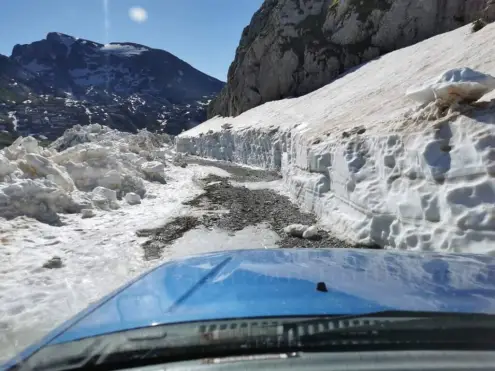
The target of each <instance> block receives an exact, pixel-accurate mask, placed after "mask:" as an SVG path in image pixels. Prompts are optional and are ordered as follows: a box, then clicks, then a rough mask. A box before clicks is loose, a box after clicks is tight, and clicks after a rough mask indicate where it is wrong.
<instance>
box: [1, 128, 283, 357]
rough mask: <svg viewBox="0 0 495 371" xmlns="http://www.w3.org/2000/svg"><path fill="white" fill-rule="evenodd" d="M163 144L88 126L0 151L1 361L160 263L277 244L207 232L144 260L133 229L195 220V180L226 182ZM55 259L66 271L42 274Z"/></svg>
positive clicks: (247, 234) (253, 231)
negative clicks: (181, 163) (176, 161)
mask: <svg viewBox="0 0 495 371" xmlns="http://www.w3.org/2000/svg"><path fill="white" fill-rule="evenodd" d="M160 138H161V136H158V135H155V134H151V133H148V132H145V131H143V132H139V133H138V134H129V133H120V132H118V131H114V130H110V129H108V128H106V127H103V126H100V125H98V124H92V125H88V126H86V127H79V126H76V127H74V128H73V129H71V130H68V131H66V132H65V134H64V136H63V137H61V138H59V139H58V140H57V141H55V142H54V143H53V145H52V146H51V147H50V148H41V147H40V146H39V144H38V142H37V141H36V140H35V139H34V138H30V137H29V138H20V139H18V140H16V142H15V143H14V144H13V145H12V146H11V147H8V148H6V149H4V150H2V151H0V244H1V246H2V248H1V249H0V303H1V306H0V349H1V351H0V359H3V358H7V357H9V356H11V355H13V353H14V352H16V351H19V350H20V348H23V347H25V346H26V345H28V344H29V343H31V342H32V341H34V340H36V338H38V337H41V336H43V335H44V334H45V333H46V332H47V331H48V330H50V329H51V328H53V327H55V326H56V325H58V324H59V323H61V322H62V321H64V320H66V319H68V318H69V317H70V316H72V315H74V314H76V313H77V312H78V311H80V310H81V309H83V308H84V307H86V306H87V305H88V304H89V303H90V302H92V301H94V300H97V299H99V298H100V297H101V296H103V295H105V294H107V293H108V292H109V291H111V290H113V289H115V288H117V287H118V286H120V285H122V284H124V283H125V282H127V281H129V280H130V279H132V278H133V277H135V276H136V275H138V274H140V273H142V272H144V271H145V270H147V269H149V268H151V267H153V266H155V265H156V264H160V263H161V262H163V261H164V260H167V259H170V258H174V257H179V256H183V255H188V254H196V253H201V252H208V251H215V250H220V249H226V248H230V249H231V248H247V247H251V248H253V247H259V248H264V247H266V246H269V245H273V243H274V242H275V241H276V240H277V238H278V237H277V236H276V234H274V233H273V232H270V231H268V230H266V228H267V227H266V226H263V225H260V226H255V227H250V228H248V229H246V230H243V231H239V232H237V233H236V234H235V235H227V233H225V232H222V231H219V230H211V231H210V230H205V229H201V230H195V231H190V232H188V233H186V234H185V235H184V236H183V237H182V238H181V239H179V240H177V241H175V243H174V244H173V245H172V246H171V247H170V248H169V249H166V251H165V252H164V255H163V256H162V260H161V261H151V262H150V261H145V260H144V253H143V250H142V247H141V243H142V242H144V241H145V240H146V238H144V237H142V238H141V237H137V235H136V231H137V230H139V229H143V228H153V227H158V226H161V225H163V224H165V223H166V222H167V221H169V220H171V219H172V218H175V217H177V216H180V215H184V214H187V213H189V212H190V210H189V208H188V207H187V206H184V205H183V202H184V201H186V200H189V199H191V198H193V197H196V196H197V195H199V194H200V193H201V192H202V189H201V188H200V187H199V186H198V182H197V181H196V179H197V178H200V177H204V176H206V175H208V174H211V173H213V174H217V175H220V176H228V175H229V174H228V173H226V172H225V171H223V170H221V169H218V168H215V167H205V166H199V165H194V166H188V167H186V168H181V167H176V166H173V165H171V162H172V161H171V160H172V156H173V153H172V151H171V147H170V144H167V142H166V141H165V142H164V141H163V140H160ZM151 158H152V159H155V161H149V160H150V159H151ZM164 164H165V165H164ZM147 174H148V175H149V174H152V175H153V176H155V175H157V174H159V175H162V176H166V179H167V184H161V183H158V182H150V181H147V180H146V178H147ZM119 194H120V195H121V196H122V199H121V200H120V199H119V198H118V197H117V195H119ZM14 214H17V215H20V216H18V217H16V218H15V219H10V217H11V216H14ZM2 215H4V216H9V218H8V219H5V218H2V217H1V216H2ZM26 215H31V216H35V217H37V218H38V219H39V220H35V219H32V218H30V217H27V216H26ZM46 222H52V224H47V223H46ZM55 222H56V223H58V224H59V225H54V224H56V223H55ZM253 236H254V237H253ZM53 257H59V258H60V260H61V262H62V267H61V268H58V269H48V268H44V267H43V265H44V263H45V262H47V261H49V260H50V259H52V258H53Z"/></svg>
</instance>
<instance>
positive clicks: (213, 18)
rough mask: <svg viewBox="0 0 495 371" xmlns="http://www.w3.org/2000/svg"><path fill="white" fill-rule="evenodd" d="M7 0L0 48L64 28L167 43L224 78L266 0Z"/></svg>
mask: <svg viewBox="0 0 495 371" xmlns="http://www.w3.org/2000/svg"><path fill="white" fill-rule="evenodd" d="M104 1H105V0H2V1H1V8H0V10H1V11H0V35H2V36H1V38H0V54H4V55H10V53H11V52H12V48H13V46H14V45H15V44H26V43H30V42H32V41H35V40H40V39H43V38H44V37H45V36H46V34H47V33H48V32H51V31H55V32H63V33H66V34H69V35H73V36H76V37H80V38H84V39H89V40H92V41H97V42H101V43H105V42H109V41H129V42H135V43H139V44H144V45H147V46H150V47H154V48H159V49H165V50H167V51H169V52H171V53H172V54H175V55H176V56H178V57H179V58H181V59H183V60H185V61H186V62H188V63H189V64H191V65H193V66H194V67H196V68H197V69H199V70H201V71H203V72H205V73H207V74H209V75H212V76H214V77H216V78H219V79H221V80H224V81H225V79H226V76H227V70H228V67H229V65H230V63H231V62H232V60H233V58H234V54H235V49H236V47H237V45H238V43H239V39H240V36H241V33H242V29H243V28H244V27H245V26H246V25H248V24H249V21H250V20H251V17H252V15H253V13H254V12H255V11H256V10H257V9H258V8H259V7H260V6H261V3H262V2H263V0H138V1H134V0H107V1H108V20H109V29H108V39H107V36H106V29H105V15H104V11H103V9H104V5H103V4H104ZM132 7H142V8H144V9H146V11H147V13H148V18H147V21H146V22H142V23H138V22H134V21H132V20H131V19H130V17H129V9H130V8H132Z"/></svg>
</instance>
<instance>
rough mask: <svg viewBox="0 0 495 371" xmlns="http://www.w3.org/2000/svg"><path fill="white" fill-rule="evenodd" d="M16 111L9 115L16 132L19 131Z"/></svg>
mask: <svg viewBox="0 0 495 371" xmlns="http://www.w3.org/2000/svg"><path fill="white" fill-rule="evenodd" d="M15 113H16V112H15V111H12V112H9V113H8V115H9V118H10V119H11V120H12V126H13V127H14V131H17V123H18V120H17V117H16V116H15Z"/></svg>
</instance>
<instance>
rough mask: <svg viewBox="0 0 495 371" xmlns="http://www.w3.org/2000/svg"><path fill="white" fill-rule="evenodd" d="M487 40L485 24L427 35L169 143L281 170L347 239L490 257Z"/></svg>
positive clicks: (493, 143)
mask: <svg viewBox="0 0 495 371" xmlns="http://www.w3.org/2000/svg"><path fill="white" fill-rule="evenodd" d="M494 38H495V25H488V26H487V27H485V28H484V29H482V30H480V31H478V32H476V33H472V32H471V31H470V27H469V26H466V27H463V28H460V29H458V30H455V31H452V32H449V33H445V34H442V35H439V36H436V37H433V38H431V39H429V40H426V41H424V42H422V43H418V44H416V45H414V46H411V47H408V48H403V49H401V50H398V51H395V52H393V53H390V54H388V55H385V56H382V57H380V58H378V59H376V60H373V61H371V62H369V63H367V64H364V65H362V66H359V67H358V68H355V69H353V70H352V71H349V72H348V73H347V74H345V75H343V76H341V77H340V78H338V79H337V80H335V81H334V82H332V83H331V84H329V85H327V86H325V87H323V88H321V89H319V90H317V91H315V92H313V93H310V94H308V95H305V96H303V97H300V98H295V99H284V100H280V101H276V102H270V103H266V104H264V105H262V106H259V107H256V108H254V109H252V110H250V111H247V112H245V113H243V114H242V115H240V116H237V117H235V118H232V117H228V118H222V117H215V118H213V119H211V120H209V121H207V122H205V123H204V124H202V125H200V126H198V127H196V128H193V129H191V130H190V131H187V132H185V133H182V134H181V135H180V136H179V137H178V138H177V140H176V147H177V151H178V152H186V153H190V154H193V155H199V156H207V157H213V158H216V159H222V160H229V161H234V162H238V163H245V164H249V165H254V166H260V167H265V168H274V169H280V170H281V172H282V173H283V175H284V179H285V182H286V184H287V186H288V188H289V189H290V191H291V193H292V194H293V195H294V197H295V198H296V199H297V200H298V202H299V203H300V204H301V205H303V206H304V207H305V208H306V209H308V210H310V211H314V212H315V213H316V214H317V215H318V216H319V217H320V218H321V222H322V223H323V224H326V225H327V226H328V227H329V228H330V229H331V230H332V231H333V232H334V233H335V234H336V235H338V236H340V237H343V238H346V239H348V240H350V241H354V242H359V243H367V244H378V245H381V246H386V247H388V248H400V249H409V250H443V251H451V252H476V253H494V252H495V248H494V246H495V125H494V124H495V104H494V100H493V98H494V97H495V94H493V93H489V92H490V90H491V89H493V88H494V87H495V84H494V78H493V77H491V76H490V75H493V74H494V73H495V60H494V59H493V53H494V52H495V46H494V45H493V43H490V40H493V39H494ZM435 76H440V78H435ZM422 81H424V82H426V83H425V84H424V85H422V86H420V87H414V88H412V89H410V88H411V86H417V85H418V83H421V82H422ZM408 89H409V90H408ZM406 93H407V94H406ZM487 93H488V94H487ZM483 95H484V96H483ZM482 96H483V97H482ZM479 98H481V100H479V101H477V102H473V101H474V100H477V99H479ZM414 101H418V102H420V103H421V105H419V106H418V105H415V103H414Z"/></svg>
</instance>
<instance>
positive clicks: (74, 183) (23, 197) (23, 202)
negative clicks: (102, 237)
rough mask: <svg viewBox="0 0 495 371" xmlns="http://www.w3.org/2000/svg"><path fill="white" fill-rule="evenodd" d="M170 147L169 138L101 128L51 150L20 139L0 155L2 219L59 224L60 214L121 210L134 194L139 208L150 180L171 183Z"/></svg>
mask: <svg viewBox="0 0 495 371" xmlns="http://www.w3.org/2000/svg"><path fill="white" fill-rule="evenodd" d="M166 144H170V139H169V137H168V136H166V135H158V134H152V133H150V132H148V131H145V130H144V131H140V132H138V133H137V134H130V133H122V132H119V131H117V130H110V129H109V128H108V127H106V126H101V125H98V124H92V125H88V126H84V127H82V126H75V127H74V128H72V129H69V130H67V131H66V132H65V133H64V135H63V136H62V137H60V138H59V139H57V140H56V141H55V142H54V143H52V145H51V146H50V147H49V148H43V147H41V146H40V145H39V144H38V142H37V140H36V139H34V138H32V137H25V138H22V137H21V138H18V139H17V140H16V141H15V142H14V143H13V144H12V145H11V146H10V147H7V148H4V149H3V150H1V151H0V217H5V218H14V217H16V216H21V215H25V216H29V217H33V218H36V219H38V220H39V221H43V222H46V223H49V224H59V223H60V217H59V213H77V212H81V211H82V210H88V209H92V208H97V209H102V210H111V209H116V208H119V204H120V202H122V201H121V200H122V198H124V197H126V196H127V195H128V194H130V196H128V197H126V198H125V199H126V200H127V202H128V203H129V204H137V203H138V202H139V201H140V199H141V198H143V197H145V196H146V180H151V181H153V180H158V181H160V182H162V183H163V182H165V165H164V163H165V160H166V159H167V158H170V149H168V150H167V148H166V146H165V145H166ZM167 156H168V157H167ZM89 214H90V212H88V211H84V215H85V217H87V215H89Z"/></svg>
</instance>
